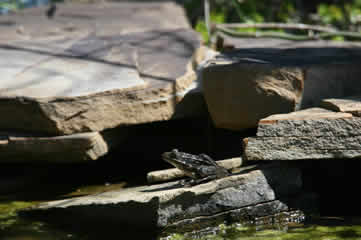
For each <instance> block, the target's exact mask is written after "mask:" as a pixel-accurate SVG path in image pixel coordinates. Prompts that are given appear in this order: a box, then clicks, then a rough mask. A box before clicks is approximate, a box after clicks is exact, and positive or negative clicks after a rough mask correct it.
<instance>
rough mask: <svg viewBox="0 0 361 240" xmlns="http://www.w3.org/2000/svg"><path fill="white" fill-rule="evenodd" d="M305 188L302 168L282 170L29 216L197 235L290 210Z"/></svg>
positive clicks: (99, 199)
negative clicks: (212, 226) (210, 227)
mask: <svg viewBox="0 0 361 240" xmlns="http://www.w3.org/2000/svg"><path fill="white" fill-rule="evenodd" d="M301 186H302V181H301V172H300V170H299V169H297V168H292V167H281V166H278V165H277V166H275V167H268V168H265V169H261V170H255V171H251V172H249V173H247V174H241V175H233V176H229V177H226V178H222V179H218V180H215V181H211V182H208V183H204V184H201V185H196V186H193V187H189V188H182V187H179V185H178V183H177V182H170V183H164V184H157V185H150V186H141V187H135V188H128V189H121V190H119V191H112V192H105V193H101V194H96V195H90V196H86V197H79V198H73V199H66V200H60V201H52V202H47V203H43V204H40V205H39V206H37V207H35V208H32V209H28V210H27V211H26V212H24V214H26V215H28V216H29V215H30V216H32V217H41V216H43V215H48V216H50V215H51V216H52V218H53V219H62V221H64V220H65V219H67V218H68V220H69V222H72V223H73V222H79V221H89V222H93V223H94V222H103V223H107V222H109V224H111V223H115V222H116V223H117V224H122V223H127V224H130V225H132V226H143V227H144V226H145V227H153V228H154V227H156V228H161V229H168V228H177V230H178V231H181V230H187V229H188V230H189V229H193V230H194V229H197V226H198V227H200V226H201V225H202V224H201V223H204V222H208V223H209V222H212V221H211V220H215V219H217V220H219V221H221V222H223V221H224V220H226V219H230V218H233V219H236V220H237V221H239V220H247V221H249V220H250V219H254V218H256V217H261V216H268V215H271V214H275V213H279V212H283V211H287V210H289V207H288V206H287V203H285V202H282V201H281V200H280V199H279V198H281V197H282V196H283V197H292V196H294V194H297V193H298V192H299V191H300V190H301ZM68 220H66V221H67V222H68ZM202 220H203V221H202ZM213 222H214V221H213Z"/></svg>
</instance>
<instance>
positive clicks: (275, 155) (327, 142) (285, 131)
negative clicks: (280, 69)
mask: <svg viewBox="0 0 361 240" xmlns="http://www.w3.org/2000/svg"><path fill="white" fill-rule="evenodd" d="M360 143H361V119H360V118H358V117H353V116H352V114H350V113H342V112H333V111H330V110H326V109H320V108H311V109H306V110H302V111H297V112H293V113H289V114H277V115H273V116H270V117H267V118H264V119H262V120H261V121H260V122H259V126H258V130H257V136H256V137H249V138H246V139H244V140H243V145H244V153H243V157H244V159H245V160H305V159H331V158H337V159H344V158H360V157H361V145H360Z"/></svg>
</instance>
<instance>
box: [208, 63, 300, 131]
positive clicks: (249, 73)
mask: <svg viewBox="0 0 361 240" xmlns="http://www.w3.org/2000/svg"><path fill="white" fill-rule="evenodd" d="M202 80H203V86H204V96H205V99H206V102H207V105H208V109H209V112H210V114H211V116H212V119H213V121H214V123H215V125H216V126H217V127H220V128H227V129H231V130H242V129H247V128H253V127H255V126H257V123H258V121H259V119H261V118H264V117H266V116H269V115H272V114H275V113H287V112H292V111H294V110H295V109H296V108H297V106H298V105H299V104H300V102H301V97H302V91H303V81H304V73H303V71H302V69H301V68H298V67H282V66H277V65H275V64H272V63H271V64H264V63H258V62H257V61H255V62H252V61H247V60H246V61H243V62H240V61H239V59H236V60H231V59H226V60H225V59H220V60H218V59H216V60H215V61H212V62H209V63H208V66H207V67H205V68H204V70H203V71H202Z"/></svg>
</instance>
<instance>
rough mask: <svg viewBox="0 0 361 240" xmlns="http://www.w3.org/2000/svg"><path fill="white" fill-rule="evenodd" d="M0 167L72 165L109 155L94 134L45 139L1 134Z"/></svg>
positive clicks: (103, 142)
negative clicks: (43, 164) (0, 165)
mask: <svg viewBox="0 0 361 240" xmlns="http://www.w3.org/2000/svg"><path fill="white" fill-rule="evenodd" d="M0 136H1V137H0V138H1V140H0V158H1V159H0V162H1V163H30V162H31V163H75V162H84V161H89V160H96V159H98V158H99V157H101V156H103V155H104V154H106V153H107V152H108V144H107V143H106V142H105V140H104V139H103V137H102V135H100V134H99V133H97V132H93V133H79V134H73V135H68V136H58V137H46V136H31V135H25V134H16V133H0Z"/></svg>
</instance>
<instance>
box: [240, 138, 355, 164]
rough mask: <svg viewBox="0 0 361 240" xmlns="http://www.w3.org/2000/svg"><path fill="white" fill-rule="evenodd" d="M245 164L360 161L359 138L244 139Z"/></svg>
mask: <svg viewBox="0 0 361 240" xmlns="http://www.w3.org/2000/svg"><path fill="white" fill-rule="evenodd" d="M244 142H245V151H244V154H243V157H244V158H245V159H246V160H306V159H332V158H336V159H345V158H361V136H360V135H359V136H353V137H340V136H336V137H313V136H310V137H306V136H303V137H260V138H248V139H247V140H245V141H244Z"/></svg>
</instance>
